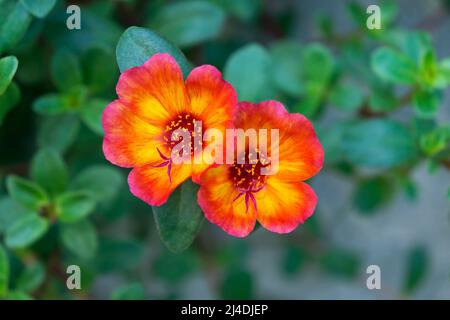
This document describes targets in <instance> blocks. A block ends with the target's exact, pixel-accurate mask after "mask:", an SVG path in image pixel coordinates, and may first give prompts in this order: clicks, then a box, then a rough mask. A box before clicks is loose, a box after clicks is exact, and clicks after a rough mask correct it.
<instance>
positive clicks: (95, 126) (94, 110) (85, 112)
mask: <svg viewBox="0 0 450 320" xmlns="http://www.w3.org/2000/svg"><path fill="white" fill-rule="evenodd" d="M108 103H109V102H108V101H106V100H103V99H92V100H90V101H88V102H87V103H86V106H85V107H83V108H82V109H81V119H82V120H83V122H84V124H85V125H86V126H88V128H89V129H91V130H92V131H94V132H95V133H97V134H98V135H100V136H103V128H102V113H103V110H104V109H105V108H106V106H107V105H108Z"/></svg>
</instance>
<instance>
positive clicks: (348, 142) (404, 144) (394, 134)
mask: <svg viewBox="0 0 450 320" xmlns="http://www.w3.org/2000/svg"><path fill="white" fill-rule="evenodd" d="M342 151H343V153H344V154H345V157H346V158H347V160H348V161H350V162H351V163H352V164H354V165H356V166H363V167H376V168H389V167H394V166H398V165H402V164H405V163H409V162H411V161H413V160H414V159H415V158H416V156H417V146H416V142H415V139H414V136H413V134H412V133H411V132H410V130H408V129H407V128H405V127H404V126H403V125H402V124H400V123H398V122H396V121H394V120H388V119H374V120H367V121H359V122H355V123H353V124H349V127H348V128H346V129H345V132H344V136H343V138H342Z"/></svg>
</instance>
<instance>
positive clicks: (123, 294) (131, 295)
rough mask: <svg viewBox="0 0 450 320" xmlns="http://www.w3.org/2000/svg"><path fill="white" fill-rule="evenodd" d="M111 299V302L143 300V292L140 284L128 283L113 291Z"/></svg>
mask: <svg viewBox="0 0 450 320" xmlns="http://www.w3.org/2000/svg"><path fill="white" fill-rule="evenodd" d="M111 298H112V299H113V300H143V299H145V290H144V288H143V287H142V285H141V284H140V283H130V284H126V285H124V286H122V287H120V288H118V289H116V290H114V292H113V293H112V295H111Z"/></svg>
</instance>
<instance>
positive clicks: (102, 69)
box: [81, 47, 119, 92]
mask: <svg viewBox="0 0 450 320" xmlns="http://www.w3.org/2000/svg"><path fill="white" fill-rule="evenodd" d="M81 63H82V66H83V76H84V83H85V84H86V86H88V88H89V90H91V91H92V92H101V91H102V90H104V89H107V88H109V87H110V86H111V85H112V84H113V82H114V79H116V75H117V74H118V73H119V70H118V68H117V66H116V64H115V59H114V54H112V53H110V52H108V51H106V50H105V49H102V48H97V47H95V48H92V49H90V50H89V51H87V52H86V53H85V54H84V55H83V57H82V60H81Z"/></svg>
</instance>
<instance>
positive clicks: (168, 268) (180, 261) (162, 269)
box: [153, 251, 199, 284]
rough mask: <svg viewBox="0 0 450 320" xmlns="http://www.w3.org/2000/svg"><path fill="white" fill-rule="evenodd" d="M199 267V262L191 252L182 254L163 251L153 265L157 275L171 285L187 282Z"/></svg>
mask: <svg viewBox="0 0 450 320" xmlns="http://www.w3.org/2000/svg"><path fill="white" fill-rule="evenodd" d="M198 267H199V266H198V261H197V259H196V257H195V256H194V255H193V254H192V252H190V251H184V252H182V253H180V254H174V253H171V252H169V251H163V252H162V253H161V254H160V255H159V256H158V257H156V259H155V261H154V263H153V271H154V272H155V274H156V275H157V276H158V277H159V278H161V279H163V280H165V281H167V282H169V283H171V284H177V283H179V282H181V281H183V280H185V279H186V278H187V277H188V276H189V275H190V274H192V273H193V272H194V271H195V270H196V269H197V268H198Z"/></svg>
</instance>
